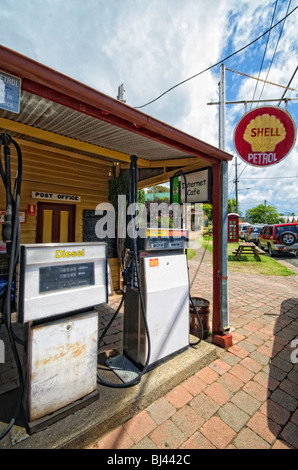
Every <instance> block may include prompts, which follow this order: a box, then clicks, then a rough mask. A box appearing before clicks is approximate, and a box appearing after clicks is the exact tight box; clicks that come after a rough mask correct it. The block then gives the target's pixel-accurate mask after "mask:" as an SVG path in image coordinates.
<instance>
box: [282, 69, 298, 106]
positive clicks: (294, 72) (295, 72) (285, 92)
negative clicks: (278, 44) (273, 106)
mask: <svg viewBox="0 0 298 470" xmlns="http://www.w3.org/2000/svg"><path fill="white" fill-rule="evenodd" d="M297 70H298V65H297V67H296V69H295V71H294V73H293V75H292V77H291V78H290V81H289V83H288V86H290V85H291V83H292V80H293V78H294V77H295V75H296V72H297ZM287 88H288V87H287ZM286 92H287V90H285V91H284V93H283V95H282V97H281V99H280V102H279V103H278V105H277V106H280V104H281V102H282V100H283V99H284V97H285V94H286Z"/></svg>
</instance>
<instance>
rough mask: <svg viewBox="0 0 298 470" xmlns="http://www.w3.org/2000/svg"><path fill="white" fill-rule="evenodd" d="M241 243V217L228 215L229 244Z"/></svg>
mask: <svg viewBox="0 0 298 470" xmlns="http://www.w3.org/2000/svg"><path fill="white" fill-rule="evenodd" d="M232 242H234V243H235V242H236V243H238V242H239V215H238V214H228V243H232Z"/></svg>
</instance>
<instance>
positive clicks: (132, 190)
mask: <svg viewBox="0 0 298 470" xmlns="http://www.w3.org/2000/svg"><path fill="white" fill-rule="evenodd" d="M137 199H138V177H137V157H136V156H135V155H132V156H131V164H130V184H129V203H130V205H131V206H132V205H133V204H134V203H136V202H137ZM131 239H132V242H133V249H132V251H131V253H130V256H131V258H130V261H129V263H128V266H127V268H126V270H125V271H124V273H123V279H124V285H123V295H122V298H121V301H120V304H119V306H118V308H117V310H116V312H115V313H114V315H113V316H112V318H111V320H110V321H109V323H108V324H107V326H106V328H105V329H104V331H103V333H102V334H101V336H100V339H99V342H98V347H100V344H101V342H102V340H103V338H104V336H105V334H106V333H107V331H108V330H109V328H110V326H111V325H112V323H113V322H114V320H115V319H116V317H117V315H118V313H119V311H120V309H121V307H122V304H123V302H124V299H125V293H126V285H127V278H128V276H129V273H131V270H132V269H133V267H135V270H136V276H137V283H138V290H139V296H140V303H141V311H142V317H143V321H144V325H145V331H146V336H147V358H146V362H145V365H144V368H143V369H142V371H140V374H139V375H138V376H137V377H135V378H134V379H132V380H130V381H129V382H126V383H123V384H119V383H111V382H108V381H106V380H105V379H104V378H103V377H102V376H101V375H100V374H99V372H97V378H98V380H99V381H100V382H101V383H102V384H103V385H106V386H108V387H112V388H127V387H130V386H132V385H136V384H138V383H139V382H140V380H141V378H142V376H143V375H144V374H145V373H146V371H147V369H148V365H149V361H150V352H151V341H150V334H149V328H148V323H147V318H146V310H145V301H144V297H143V292H142V289H141V284H140V272H139V263H138V248H137V241H136V233H135V226H134V224H132V237H131ZM132 256H133V257H132ZM133 261H134V263H133Z"/></svg>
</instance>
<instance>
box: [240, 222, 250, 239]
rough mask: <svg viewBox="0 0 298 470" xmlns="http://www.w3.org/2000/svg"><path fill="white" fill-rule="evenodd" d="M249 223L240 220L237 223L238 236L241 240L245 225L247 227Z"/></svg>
mask: <svg viewBox="0 0 298 470" xmlns="http://www.w3.org/2000/svg"><path fill="white" fill-rule="evenodd" d="M249 226H250V224H248V223H247V222H246V223H245V222H241V223H240V224H239V238H242V240H244V234H245V231H246V229H247V227H249Z"/></svg>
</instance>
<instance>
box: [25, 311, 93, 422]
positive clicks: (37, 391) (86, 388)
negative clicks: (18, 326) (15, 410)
mask: <svg viewBox="0 0 298 470" xmlns="http://www.w3.org/2000/svg"><path fill="white" fill-rule="evenodd" d="M97 340H98V313H97V312H96V311H92V312H88V313H84V314H80V315H76V316H72V317H68V318H63V319H61V320H57V321H53V322H48V323H45V324H42V325H38V326H33V327H31V328H30V332H29V377H28V379H29V385H28V405H29V420H30V421H35V420H36V419H39V418H41V417H43V416H46V415H48V414H49V413H52V412H54V411H56V410H59V409H60V408H62V407H64V406H66V405H68V404H70V403H72V402H74V401H76V400H78V399H80V398H82V397H84V396H86V395H88V394H89V393H92V392H93V391H94V390H96V382H97Z"/></svg>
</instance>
